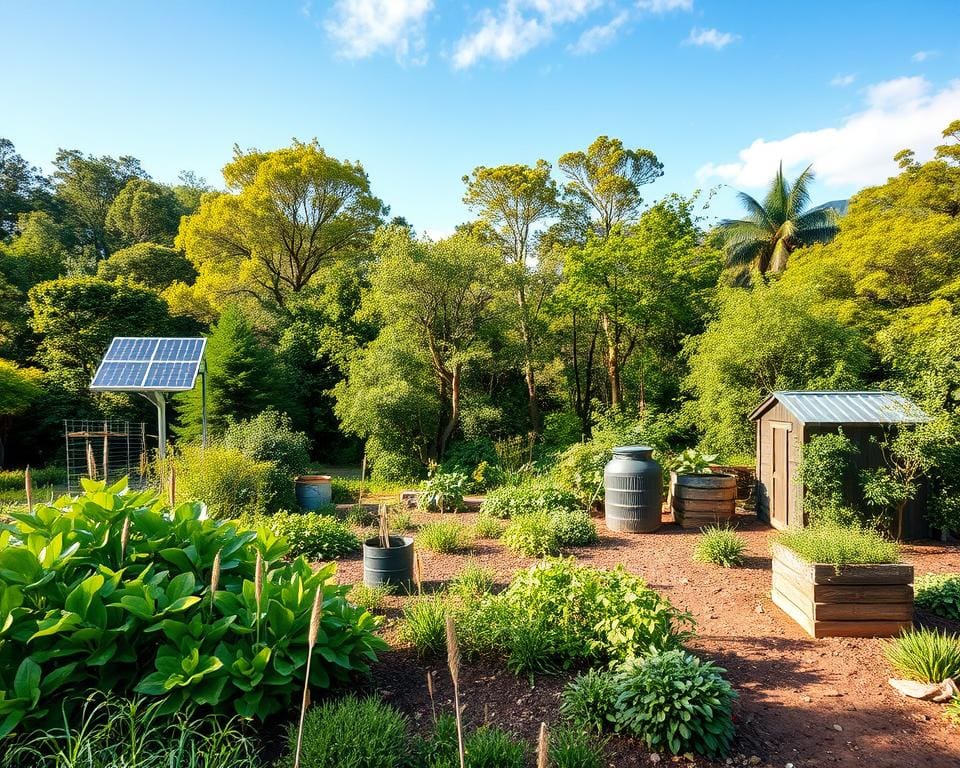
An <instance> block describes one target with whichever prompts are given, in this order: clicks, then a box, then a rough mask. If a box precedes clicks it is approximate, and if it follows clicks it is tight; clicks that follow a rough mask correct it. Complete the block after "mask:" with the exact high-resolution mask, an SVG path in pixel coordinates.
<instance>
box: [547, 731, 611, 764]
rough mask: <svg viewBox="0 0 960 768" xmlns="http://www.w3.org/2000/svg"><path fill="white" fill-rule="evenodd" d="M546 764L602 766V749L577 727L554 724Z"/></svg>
mask: <svg viewBox="0 0 960 768" xmlns="http://www.w3.org/2000/svg"><path fill="white" fill-rule="evenodd" d="M547 755H548V764H549V765H551V766H553V768H603V766H604V760H603V749H602V748H601V746H600V744H598V743H597V742H596V741H594V740H593V739H592V738H591V737H590V735H589V734H587V733H585V732H584V731H582V730H580V729H578V728H569V727H567V726H563V725H560V726H556V727H554V728H553V729H552V730H551V731H550V746H549V747H548V749H547Z"/></svg>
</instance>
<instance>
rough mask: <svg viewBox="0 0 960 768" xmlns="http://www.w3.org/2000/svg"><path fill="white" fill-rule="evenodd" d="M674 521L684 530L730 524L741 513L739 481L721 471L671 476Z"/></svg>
mask: <svg viewBox="0 0 960 768" xmlns="http://www.w3.org/2000/svg"><path fill="white" fill-rule="evenodd" d="M671 480H672V482H673V493H672V499H673V500H672V507H673V519H674V520H676V522H677V524H678V525H679V526H680V527H681V528H703V527H704V526H705V525H722V524H723V523H728V522H730V521H731V520H732V519H733V517H734V515H735V514H736V511H737V478H736V477H735V476H734V475H728V474H724V473H720V472H716V473H713V474H703V475H676V474H674V475H671Z"/></svg>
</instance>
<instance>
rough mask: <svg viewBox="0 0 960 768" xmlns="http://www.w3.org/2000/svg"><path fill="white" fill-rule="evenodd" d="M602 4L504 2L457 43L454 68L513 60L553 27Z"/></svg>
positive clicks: (591, 0) (586, 0)
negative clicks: (490, 61) (477, 27)
mask: <svg viewBox="0 0 960 768" xmlns="http://www.w3.org/2000/svg"><path fill="white" fill-rule="evenodd" d="M602 4H603V0H506V2H504V3H503V4H502V5H501V6H500V8H499V9H498V11H497V13H494V12H492V11H491V10H490V9H484V10H483V11H482V12H481V13H480V16H479V20H480V28H479V29H478V30H477V31H476V32H473V33H472V34H469V35H465V36H464V37H461V38H460V40H458V41H457V44H456V48H455V50H454V53H453V65H454V67H456V68H457V69H466V68H467V67H470V66H472V65H474V64H476V63H477V62H478V61H479V60H480V59H484V58H489V59H496V60H498V61H510V60H511V59H516V58H518V57H520V56H522V55H523V54H525V53H527V51H529V50H531V49H533V48H535V47H536V46H538V45H540V44H541V43H543V42H544V41H546V40H549V39H550V38H551V37H552V36H553V30H554V27H556V26H557V25H560V24H566V23H569V22H572V21H578V20H580V19H582V18H583V17H585V16H587V15H588V14H590V13H591V12H593V11H594V10H596V9H597V8H598V7H600V6H601V5H602Z"/></svg>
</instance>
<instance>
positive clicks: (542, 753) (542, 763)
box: [537, 723, 550, 768]
mask: <svg viewBox="0 0 960 768" xmlns="http://www.w3.org/2000/svg"><path fill="white" fill-rule="evenodd" d="M549 744H550V736H549V734H548V733H547V724H546V723H540V738H538V739H537V768H547V758H548V756H549Z"/></svg>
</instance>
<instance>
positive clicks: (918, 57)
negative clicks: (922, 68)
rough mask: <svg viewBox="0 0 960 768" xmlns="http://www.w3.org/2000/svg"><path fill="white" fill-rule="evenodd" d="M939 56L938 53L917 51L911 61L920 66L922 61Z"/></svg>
mask: <svg viewBox="0 0 960 768" xmlns="http://www.w3.org/2000/svg"><path fill="white" fill-rule="evenodd" d="M936 55H937V51H917V52H916V53H915V54H913V56H911V57H910V60H911V61H914V62H916V63H917V64H919V63H920V62H921V61H926V60H927V59H930V58H933V57H934V56H936Z"/></svg>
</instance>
